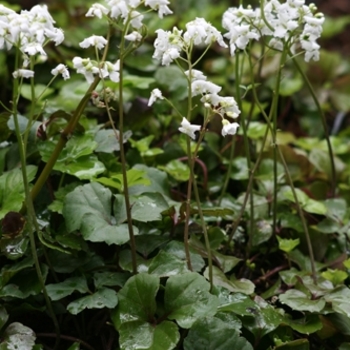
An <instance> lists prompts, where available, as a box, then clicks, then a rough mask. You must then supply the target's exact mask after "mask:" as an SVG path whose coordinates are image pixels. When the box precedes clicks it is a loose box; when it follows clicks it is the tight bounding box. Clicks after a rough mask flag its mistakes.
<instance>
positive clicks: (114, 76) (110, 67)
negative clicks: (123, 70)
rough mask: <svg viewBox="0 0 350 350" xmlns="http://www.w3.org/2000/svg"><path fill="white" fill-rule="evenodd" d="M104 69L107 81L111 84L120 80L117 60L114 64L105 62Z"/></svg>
mask: <svg viewBox="0 0 350 350" xmlns="http://www.w3.org/2000/svg"><path fill="white" fill-rule="evenodd" d="M104 68H105V70H106V71H107V75H108V76H109V79H111V80H112V81H113V82H115V83H118V82H119V78H120V73H119V71H120V61H119V60H118V61H117V62H116V63H111V62H108V61H107V62H105V64H104Z"/></svg>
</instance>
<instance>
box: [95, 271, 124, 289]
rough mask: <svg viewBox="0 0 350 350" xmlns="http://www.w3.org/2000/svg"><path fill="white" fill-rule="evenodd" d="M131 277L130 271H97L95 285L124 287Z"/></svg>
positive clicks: (97, 286)
mask: <svg viewBox="0 0 350 350" xmlns="http://www.w3.org/2000/svg"><path fill="white" fill-rule="evenodd" d="M129 277H130V274H129V273H124V272H95V273H94V277H93V278H94V285H95V288H96V289H99V288H101V287H115V286H118V287H123V286H124V284H125V282H126V281H127V280H128V278H129Z"/></svg>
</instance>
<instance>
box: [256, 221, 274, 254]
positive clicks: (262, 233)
mask: <svg viewBox="0 0 350 350" xmlns="http://www.w3.org/2000/svg"><path fill="white" fill-rule="evenodd" d="M253 228H254V231H253V232H252V244H253V246H254V247H256V246H258V245H260V244H261V243H264V242H266V241H268V240H269V239H270V238H271V236H272V225H271V223H270V221H267V220H264V219H262V220H256V221H255V222H254V227H253Z"/></svg>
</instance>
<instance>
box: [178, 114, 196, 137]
mask: <svg viewBox="0 0 350 350" xmlns="http://www.w3.org/2000/svg"><path fill="white" fill-rule="evenodd" d="M200 129H201V126H200V125H196V124H191V123H190V122H189V121H188V120H187V119H186V118H185V117H183V118H182V122H181V126H180V127H179V131H181V132H182V133H184V134H186V135H188V136H189V137H191V138H192V139H193V140H195V139H196V135H195V132H196V131H199V130H200Z"/></svg>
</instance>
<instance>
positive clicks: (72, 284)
mask: <svg viewBox="0 0 350 350" xmlns="http://www.w3.org/2000/svg"><path fill="white" fill-rule="evenodd" d="M46 290H47V294H48V295H49V297H50V299H51V300H60V299H63V298H65V297H66V296H68V295H71V294H72V293H73V292H75V291H78V292H80V293H87V292H88V291H89V288H88V286H87V283H86V279H85V277H70V278H67V279H66V280H65V281H63V282H60V283H53V284H48V285H47V286H46Z"/></svg>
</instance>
